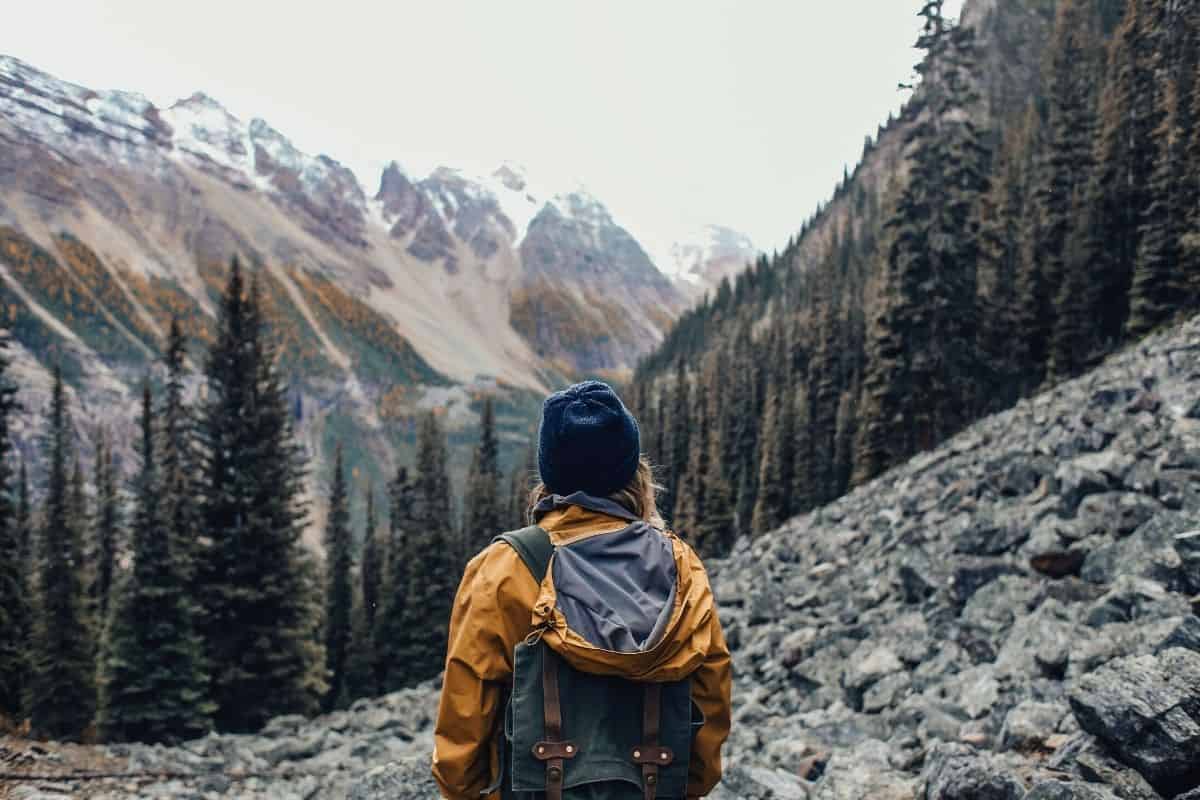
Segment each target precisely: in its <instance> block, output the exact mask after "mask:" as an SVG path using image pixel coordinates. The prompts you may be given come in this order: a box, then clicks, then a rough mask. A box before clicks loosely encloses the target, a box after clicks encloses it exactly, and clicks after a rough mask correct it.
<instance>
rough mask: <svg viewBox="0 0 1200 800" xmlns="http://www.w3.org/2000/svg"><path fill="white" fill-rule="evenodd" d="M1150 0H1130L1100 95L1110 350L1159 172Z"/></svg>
mask: <svg viewBox="0 0 1200 800" xmlns="http://www.w3.org/2000/svg"><path fill="white" fill-rule="evenodd" d="M1148 2H1149V0H1129V2H1128V4H1127V5H1126V8H1125V15H1124V17H1122V19H1121V23H1120V25H1118V26H1117V29H1116V31H1115V32H1114V33H1113V38H1112V41H1111V42H1110V44H1109V48H1108V65H1107V69H1106V78H1105V81H1104V88H1103V90H1102V92H1101V95H1100V105H1099V131H1098V138H1097V142H1096V150H1095V159H1094V162H1095V169H1094V170H1093V174H1092V180H1091V182H1090V184H1089V187H1088V207H1089V208H1090V209H1091V211H1092V213H1093V223H1092V227H1093V229H1094V230H1095V231H1096V234H1097V236H1096V241H1095V245H1094V259H1095V260H1094V261H1093V263H1092V266H1091V269H1092V273H1093V274H1094V275H1096V276H1097V278H1098V282H1099V285H1098V287H1097V293H1098V295H1099V300H1098V302H1099V309H1098V314H1097V315H1096V316H1097V320H1096V322H1097V328H1098V333H1099V335H1100V337H1101V340H1102V342H1103V343H1104V345H1105V346H1107V347H1111V346H1112V345H1113V344H1115V343H1116V342H1119V341H1120V340H1121V339H1122V338H1123V336H1124V333H1125V328H1126V325H1127V323H1128V319H1129V288H1130V284H1131V283H1132V280H1133V267H1134V262H1135V260H1136V258H1137V253H1138V250H1139V248H1140V239H1141V233H1140V223H1141V220H1142V218H1143V216H1144V214H1145V213H1146V210H1147V208H1148V205H1149V198H1150V195H1149V192H1148V187H1149V185H1150V176H1151V173H1152V172H1153V170H1154V153H1155V150H1154V142H1153V131H1154V128H1155V127H1156V125H1157V123H1156V121H1155V119H1154V103H1155V95H1156V91H1155V86H1156V82H1157V78H1156V76H1155V73H1154V65H1153V63H1152V54H1151V52H1150V51H1149V49H1148V48H1147V44H1148V42H1149V40H1150V37H1151V35H1152V28H1153V23H1152V20H1151V19H1150V14H1149V13H1148V10H1147V5H1148Z"/></svg>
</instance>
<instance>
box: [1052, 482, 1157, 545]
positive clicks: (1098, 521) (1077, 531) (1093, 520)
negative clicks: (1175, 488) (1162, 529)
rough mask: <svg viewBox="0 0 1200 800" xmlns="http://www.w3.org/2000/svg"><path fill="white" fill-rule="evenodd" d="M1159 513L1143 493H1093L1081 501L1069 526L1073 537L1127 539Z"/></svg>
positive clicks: (1155, 503)
mask: <svg viewBox="0 0 1200 800" xmlns="http://www.w3.org/2000/svg"><path fill="white" fill-rule="evenodd" d="M1161 510H1162V505H1161V504H1160V503H1158V502H1157V501H1156V500H1154V499H1153V498H1151V497H1147V496H1146V495H1144V494H1135V493H1131V492H1105V493H1103V494H1094V495H1091V496H1089V497H1087V498H1085V499H1084V500H1082V501H1081V502H1080V504H1079V510H1078V513H1077V516H1076V520H1075V523H1074V524H1073V525H1072V526H1071V530H1072V531H1073V535H1072V538H1076V539H1086V538H1088V537H1093V536H1101V537H1106V538H1121V537H1124V536H1128V535H1129V534H1131V533H1133V532H1134V531H1135V530H1137V529H1138V528H1139V527H1140V526H1141V525H1142V524H1144V523H1145V522H1146V521H1147V520H1149V519H1150V518H1151V517H1153V516H1154V515H1155V514H1156V513H1157V512H1159V511H1161Z"/></svg>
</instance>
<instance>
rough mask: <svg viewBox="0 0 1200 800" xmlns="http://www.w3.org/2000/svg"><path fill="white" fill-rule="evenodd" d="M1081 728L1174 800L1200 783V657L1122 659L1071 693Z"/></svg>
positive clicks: (1170, 654)
mask: <svg viewBox="0 0 1200 800" xmlns="http://www.w3.org/2000/svg"><path fill="white" fill-rule="evenodd" d="M1069 697H1070V702H1071V708H1072V710H1073V711H1074V712H1075V717H1076V719H1077V720H1078V721H1079V724H1080V726H1081V727H1082V728H1083V729H1084V730H1086V731H1087V732H1089V733H1091V734H1093V735H1094V736H1096V737H1097V738H1098V739H1100V740H1101V741H1103V742H1104V743H1105V745H1107V746H1108V747H1109V748H1110V749H1111V750H1112V752H1113V753H1114V754H1115V755H1116V756H1117V758H1119V759H1120V760H1121V761H1122V762H1124V763H1125V764H1128V765H1129V766H1131V767H1133V768H1134V769H1136V770H1137V771H1138V772H1139V773H1141V774H1142V776H1143V777H1145V778H1146V780H1147V781H1149V782H1150V783H1151V784H1152V785H1153V786H1154V787H1155V789H1157V790H1158V791H1159V792H1160V793H1162V794H1165V795H1166V796H1168V797H1174V796H1175V795H1177V794H1181V793H1183V792H1186V791H1189V790H1191V789H1193V788H1195V787H1196V786H1198V785H1200V653H1195V652H1193V651H1191V650H1185V649H1183V648H1172V649H1170V650H1166V651H1164V652H1163V653H1161V654H1160V655H1143V656H1135V657H1128V658H1120V659H1117V660H1115V661H1113V662H1112V663H1110V664H1106V665H1104V666H1102V667H1100V668H1099V669H1097V670H1095V671H1093V672H1091V673H1089V674H1087V675H1084V676H1083V677H1082V678H1080V679H1079V681H1078V683H1077V685H1076V686H1075V687H1074V688H1073V689H1072V690H1071V691H1070V693H1069Z"/></svg>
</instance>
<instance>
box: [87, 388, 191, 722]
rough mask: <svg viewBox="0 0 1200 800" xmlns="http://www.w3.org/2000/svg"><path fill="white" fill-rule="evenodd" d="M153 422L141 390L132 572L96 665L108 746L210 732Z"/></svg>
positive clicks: (147, 392) (117, 601) (145, 394)
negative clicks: (115, 742)
mask: <svg viewBox="0 0 1200 800" xmlns="http://www.w3.org/2000/svg"><path fill="white" fill-rule="evenodd" d="M153 416H154V410H153V403H152V402H151V398H150V386H149V384H148V383H146V384H143V387H142V419H141V427H142V437H141V455H142V464H141V470H140V474H139V476H138V479H137V481H136V484H135V487H134V494H135V497H136V504H135V510H134V515H133V537H132V545H133V553H132V555H133V568H132V570H131V571H130V572H129V574H128V575H126V576H125V577H124V579H123V581H122V582H121V583H120V584H119V585H118V587H117V588H116V591H115V597H114V599H113V602H112V603H111V615H110V618H109V622H108V625H107V626H106V632H105V637H104V645H103V648H102V654H101V658H100V703H99V710H98V714H97V724H98V727H99V730H100V735H101V736H102V737H103V738H104V739H105V740H106V741H140V742H177V741H181V740H183V739H190V738H195V737H198V736H202V735H204V734H205V733H206V732H207V731H208V730H210V728H211V727H212V712H213V710H214V706H213V704H212V703H211V702H209V701H208V700H207V691H208V676H207V675H206V674H205V673H204V669H203V659H202V656H201V647H202V642H201V639H200V636H199V635H198V634H197V633H196V630H195V612H196V606H195V604H194V601H193V600H192V598H191V597H190V595H189V594H188V593H187V592H186V591H183V590H182V589H183V587H184V586H185V585H186V584H185V582H184V575H183V574H181V572H180V569H179V567H180V561H179V559H178V558H177V557H176V556H175V554H174V553H172V552H171V548H172V544H173V541H172V537H171V533H170V520H169V519H168V518H167V515H166V514H165V511H166V508H165V506H166V505H167V504H166V503H165V502H164V497H163V491H162V477H161V474H160V472H159V469H158V462H157V457H156V452H155V444H154V440H155V431H154V426H153V422H152V419H153Z"/></svg>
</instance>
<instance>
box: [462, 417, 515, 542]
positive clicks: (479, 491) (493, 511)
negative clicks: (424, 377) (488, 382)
mask: <svg viewBox="0 0 1200 800" xmlns="http://www.w3.org/2000/svg"><path fill="white" fill-rule="evenodd" d="M464 500H465V502H464V506H465V508H466V513H465V514H464V516H463V541H464V544H465V548H464V551H463V554H462V555H463V561H464V562H465V561H466V560H467V559H470V558H473V557H474V556H475V554H476V553H478V552H479V551H481V550H482V549H483V548H485V547H487V546H488V544H489V543H490V542H491V541H492V537H494V536H495V535H496V534H498V533H500V532H501V531H503V530H505V529H506V527H507V526H506V525H505V522H504V514H503V509H502V507H501V501H500V448H499V443H498V442H497V441H496V412H495V408H494V407H493V402H492V398H491V396H488V397H487V398H486V399H485V400H484V401H483V421H482V423H481V426H480V433H479V446H478V447H477V448H476V450H475V455H474V458H473V459H472V461H471V471H470V472H469V473H467V491H466V497H465V498H464Z"/></svg>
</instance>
